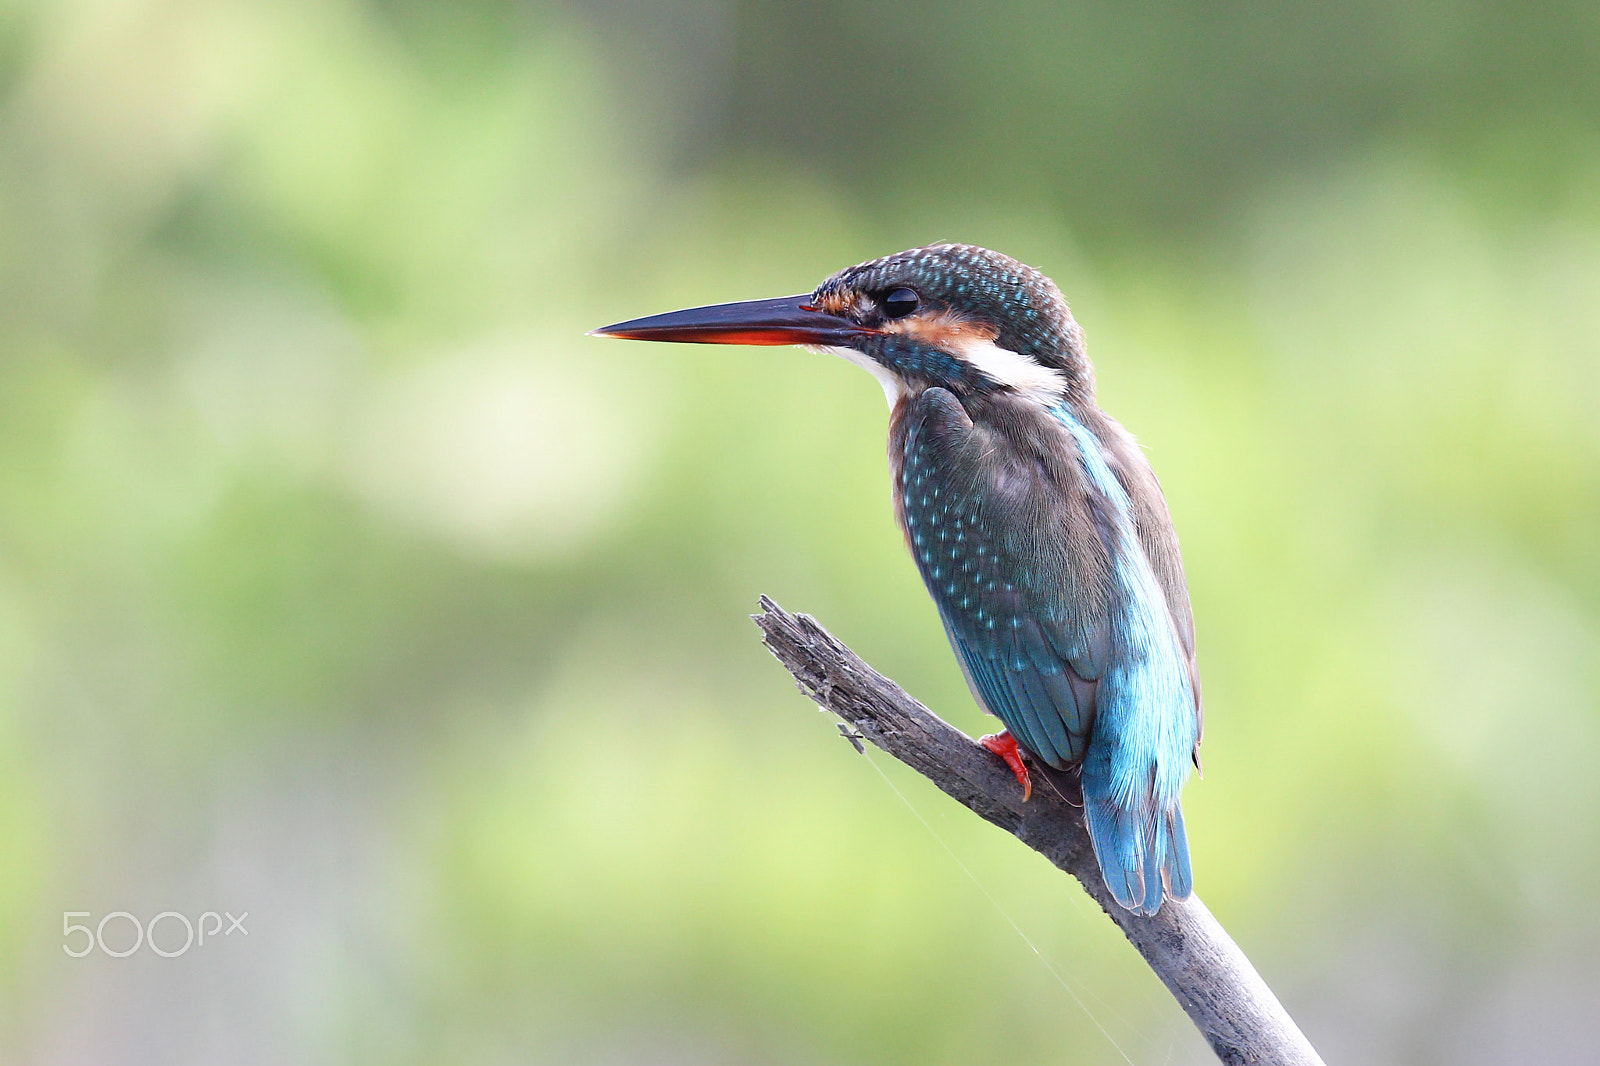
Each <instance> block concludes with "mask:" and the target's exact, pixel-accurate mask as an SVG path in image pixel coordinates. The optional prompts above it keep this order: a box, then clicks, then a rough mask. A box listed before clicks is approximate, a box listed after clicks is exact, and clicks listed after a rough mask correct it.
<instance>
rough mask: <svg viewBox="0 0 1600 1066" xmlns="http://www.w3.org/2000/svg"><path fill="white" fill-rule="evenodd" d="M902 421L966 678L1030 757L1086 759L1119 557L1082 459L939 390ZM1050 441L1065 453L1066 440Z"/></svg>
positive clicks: (932, 562)
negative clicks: (977, 414)
mask: <svg viewBox="0 0 1600 1066" xmlns="http://www.w3.org/2000/svg"><path fill="white" fill-rule="evenodd" d="M905 418H906V424H905V433H904V437H903V440H904V445H903V449H904V450H903V454H902V456H901V459H902V462H901V464H900V475H899V476H900V478H901V485H900V488H901V490H902V505H901V520H902V522H903V523H904V525H905V530H906V537H907V540H908V541H909V543H910V546H911V550H912V554H913V555H914V556H915V558H916V562H917V568H918V569H919V570H920V571H921V573H922V578H923V581H924V582H926V583H927V586H928V591H929V592H930V593H932V595H933V599H934V602H935V603H936V604H938V607H939V614H940V617H941V618H942V619H943V620H944V624H945V629H946V631H947V632H948V633H949V635H950V641H951V643H952V644H953V645H954V646H955V649H956V653H957V656H958V658H959V659H960V660H961V665H962V667H963V669H964V670H965V672H966V675H967V680H968V682H969V683H970V684H971V686H972V689H973V691H974V693H975V694H976V695H977V697H978V699H979V701H980V702H981V703H982V704H983V705H984V706H985V707H986V708H988V710H989V711H990V712H992V713H993V714H994V715H996V716H997V717H998V718H1000V720H1001V721H1003V722H1004V723H1005V724H1006V727H1007V728H1008V729H1009V730H1011V732H1012V733H1013V734H1014V735H1015V736H1016V738H1017V739H1018V740H1019V741H1020V742H1021V743H1022V745H1023V746H1024V747H1026V748H1027V749H1028V750H1029V751H1031V752H1032V753H1033V754H1034V755H1036V756H1038V757H1039V758H1040V759H1042V760H1044V761H1045V762H1046V763H1049V764H1050V765H1052V766H1056V767H1065V766H1067V765H1070V764H1071V763H1073V762H1076V761H1079V760H1081V759H1082V758H1083V755H1084V751H1085V748H1086V746H1087V743H1088V739H1089V734H1090V729H1091V727H1092V725H1093V720H1094V713H1095V689H1096V686H1097V679H1098V678H1100V676H1101V675H1102V674H1103V673H1104V671H1105V669H1106V666H1107V663H1108V660H1109V657H1110V641H1111V635H1110V632H1109V625H1108V616H1109V614H1110V611H1109V607H1108V598H1109V597H1110V595H1111V591H1110V587H1111V578H1110V574H1111V563H1110V559H1109V556H1108V554H1107V549H1106V547H1105V544H1104V542H1103V537H1102V535H1101V533H1100V531H1099V530H1098V529H1097V528H1096V519H1095V517H1094V509H1093V507H1092V506H1091V502H1090V495H1089V488H1088V486H1086V485H1085V484H1084V483H1083V479H1082V477H1081V475H1075V471H1076V470H1077V466H1076V464H1075V463H1073V462H1070V461H1068V462H1065V463H1054V464H1047V463H1045V462H1043V461H1041V459H1040V456H1039V455H1038V454H1035V455H1029V454H1026V453H1025V452H1024V451H1023V450H1021V449H1020V448H1019V446H1017V445H1015V444H1012V443H1009V442H1008V439H1007V438H1006V437H1002V436H1001V435H1000V434H997V433H994V432H992V431H990V430H988V429H986V428H984V427H982V426H974V424H973V422H972V420H971V419H970V418H969V417H968V415H967V413H966V411H965V410H964V409H963V408H962V406H961V403H960V401H959V400H957V399H956V397H955V396H954V395H952V394H951V393H950V392H948V391H946V390H944V389H940V388H930V389H927V390H926V391H924V392H923V393H922V394H921V395H920V396H918V397H917V398H916V399H914V400H912V401H910V404H909V409H908V410H907V412H906V415H905ZM1052 443H1053V444H1054V445H1055V454H1056V455H1062V454H1064V455H1065V456H1066V457H1067V458H1068V459H1069V460H1070V458H1071V456H1072V454H1073V451H1072V449H1073V448H1074V447H1075V446H1074V445H1073V443H1072V441H1071V438H1070V437H1069V436H1067V435H1065V434H1064V433H1063V434H1062V435H1061V437H1060V439H1059V440H1056V441H1053V442H1052ZM1074 476H1077V483H1075V484H1068V485H1063V484H1061V483H1060V481H1061V480H1062V479H1063V478H1069V479H1070V478H1072V477H1074Z"/></svg>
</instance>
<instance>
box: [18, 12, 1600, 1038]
mask: <svg viewBox="0 0 1600 1066" xmlns="http://www.w3.org/2000/svg"><path fill="white" fill-rule="evenodd" d="M942 239H951V240H962V241H968V242H973V243H979V244H985V245H989V246H992V247H996V248H1000V249H1002V250H1005V251H1007V252H1010V253H1011V254H1014V255H1016V256H1017V257H1019V258H1021V259H1023V260H1025V261H1027V262H1029V263H1032V264H1035V265H1037V266H1039V267H1041V268H1042V269H1044V270H1045V271H1046V272H1047V273H1049V274H1050V275H1052V276H1053V277H1054V278H1056V280H1057V281H1058V282H1059V283H1060V284H1061V286H1062V288H1063V289H1064V290H1065V291H1066V293H1067V294H1068V297H1069V299H1070V300H1071V301H1072V303H1073V307H1074V310H1075V312H1076V314H1077V317H1078V318H1079V320H1080V321H1081V322H1082V323H1083V325H1084V327H1085V329H1086V331H1087V334H1088V338H1089V343H1090V352H1091V355H1092V356H1093V357H1094V358H1095V359H1096V361H1097V367H1098V373H1099V380H1100V394H1101V400H1102V403H1103V404H1104V405H1105V406H1106V407H1107V408H1108V409H1109V410H1111V411H1112V412H1113V413H1114V414H1115V415H1116V416H1117V417H1118V418H1119V419H1121V420H1122V421H1123V422H1124V423H1125V424H1126V425H1127V426H1129V427H1130V428H1131V429H1132V430H1133V431H1134V432H1135V433H1136V434H1138V436H1139V438H1140V440H1141V441H1142V442H1143V444H1144V446H1145V447H1146V448H1147V450H1148V452H1149V455H1150V457H1151V460H1152V462H1153V463H1154V465H1155V467H1156V470H1157V471H1158V473H1159V474H1160V476H1161V478H1162V482H1163V484H1164V486H1165V487H1166V491H1167V495H1168V500H1169V503H1170V505H1171V508H1172V512H1173V515H1174V518H1175V520H1176V522H1177V526H1178V530H1179V534H1180V537H1181V539H1182V542H1183V546H1184V552H1185V558H1186V561H1187V566H1188V572H1189V578H1190V583H1191V588H1192V592H1193V598H1194V604H1195V612H1196V616H1197V619H1198V626H1199V642H1200V661H1201V670H1202V674H1203V677H1204V680H1205V689H1206V697H1207V727H1208V728H1207V735H1206V744H1205V749H1204V750H1205V762H1206V776H1205V778H1204V779H1203V780H1197V781H1195V782H1193V783H1192V784H1191V785H1190V787H1189V788H1188V790H1187V792H1186V794H1185V808H1186V811H1187V812H1188V822H1189V826H1190V831H1191V834H1192V841H1193V849H1194V855H1195V867H1196V881H1197V885H1198V887H1199V891H1200V892H1201V894H1202V895H1203V896H1204V897H1205V899H1206V900H1207V902H1208V903H1209V905H1210V906H1211V907H1212V909H1213V910H1214V911H1215V912H1216V913H1217V914H1218V916H1219V917H1220V918H1221V919H1222V921H1223V922H1224V924H1225V925H1227V926H1228V927H1229V928H1230V930H1232V932H1233V933H1234V934H1235V936H1236V937H1237V938H1238V939H1239V941H1240V942H1241V944H1242V945H1243V946H1244V947H1245V949H1246V951H1247V952H1249V953H1250V954H1251V956H1252V957H1253V959H1254V960H1255V961H1256V963H1257V965H1258V966H1259V968H1260V969H1261V970H1262V971H1263V973H1264V974H1265V976H1266V977H1267V979H1268V980H1269V982H1271V983H1272V984H1273V985H1274V986H1275V987H1276V988H1277V990H1278V991H1279V993H1280V994H1281V996H1282V997H1283V999H1284V1000H1285V1002H1286V1003H1287V1005H1288V1006H1289V1007H1290V1009H1291V1011H1292V1012H1293V1013H1294V1014H1295V1015H1296V1016H1297V1018H1298V1019H1299V1020H1300V1021H1301V1023H1302V1025H1303V1027H1304V1028H1305V1030H1306V1031H1307V1033H1308V1034H1309V1035H1310V1036H1311V1038H1312V1039H1313V1041H1314V1042H1315V1043H1317V1044H1318V1046H1319V1047H1320V1048H1321V1050H1322V1051H1323V1052H1324V1054H1325V1055H1326V1057H1327V1058H1328V1059H1329V1061H1330V1062H1333V1061H1340V1062H1362V1063H1499V1062H1540V1063H1569V1062H1570V1063H1580V1062H1592V1061H1594V1058H1595V1056H1596V1055H1597V1054H1600V1052H1597V1048H1600V1010H1597V1009H1596V1004H1597V1003H1600V962H1597V959H1600V918H1597V917H1596V914H1597V907H1596V904H1597V902H1600V899H1597V889H1596V885H1597V884H1600V775H1597V774H1596V772H1595V758H1596V754H1597V752H1600V654H1597V647H1600V7H1597V6H1596V5H1595V4H1593V3H1592V2H1590V0H1569V2H1564V3H1563V2H1540V3H1533V4H1525V3H1513V2H1510V0H1422V2H1413V3H1407V4H1404V5H1393V4H1388V3H1376V2H1370V0H1363V2H1358V3H1352V4H1338V5H1329V4H1311V3H1293V4H1266V3H1253V2H1244V0H1230V2H1227V3H1222V4H1207V5H1202V4H1197V3H1178V2H1175V0H1165V2H1160V3H1154V4H1144V5H1133V4H1120V3H1114V2H1110V0H1073V2H1071V3H1066V4H1060V3H1053V2H1049V3H1047V2H1045V0H1028V2H1023V3H1019V4H1015V5H1004V6H1001V5H975V4H964V3H957V2H954V0H933V2H923V3H911V2H909V0H895V2H882V3H852V2H845V0H820V2H815V3H788V4H784V3H777V2H772V0H768V2H753V0H684V2H679V3H647V2H644V0H606V2H595V3H593V4H579V3H571V4H555V3H531V4H513V3H509V2H493V0H481V2H478V0H474V2H456V3H452V2H448V0H391V2H369V3H363V2H360V0H317V2H313V0H280V2H274V3H261V2H257V3H251V2H247V0H148V2H138V0H53V2H45V0H39V2H27V0H6V2H4V3H0V1059H3V1060H4V1061H7V1062H21V1063H41V1064H44V1063H48V1064H55V1063H135V1062H140V1063H142V1062H152V1063H153V1062H161V1063H190V1062H193V1063H207V1064H214V1063H309V1064H319V1063H396V1064H412V1063H415V1064H421V1063H460V1062H471V1063H513V1062H515V1063H561V1064H567V1063H578V1064H591V1063H592V1064H607V1066H610V1064H630V1066H631V1064H645V1063H648V1064H679V1063H684V1064H687V1063H696V1064H699V1063H711V1064H721V1063H730V1064H731V1063H741V1064H742V1063H763V1064H767V1063H771V1064H801V1063H838V1064H867V1063H872V1064H898V1063H908V1064H909V1063H919V1064H920V1063H933V1064H972V1063H990V1062H993V1063H1005V1064H1007V1066H1023V1064H1032V1063H1041V1064H1043V1063H1060V1062H1074V1063H1116V1062H1122V1061H1124V1056H1126V1058H1127V1059H1128V1060H1131V1061H1133V1062H1138V1063H1158V1064H1159V1063H1183V1062H1204V1061H1207V1059H1208V1052H1207V1051H1206V1049H1205V1048H1204V1046H1203V1044H1201V1043H1200V1041H1199V1040H1198V1039H1197V1037H1196V1036H1195V1035H1194V1034H1193V1032H1192V1031H1191V1029H1190V1027H1189V1025H1188V1023H1187V1021H1186V1020H1185V1019H1184V1017H1183V1016H1182V1015H1181V1013H1180V1012H1179V1011H1178V1009H1177V1008H1176V1007H1175V1005H1174V1004H1173V1003H1172V1002H1171V1000H1170V997H1168V995H1167V994H1166V992H1165V991H1164V990H1163V989H1162V988H1161V987H1160V986H1159V984H1158V983H1157V982H1156V981H1155V980H1154V978H1153V977H1151V976H1150V975H1149V974H1148V972H1146V971H1145V970H1144V968H1143V966H1142V964H1141V963H1140V962H1139V961H1138V959H1137V958H1136V957H1135V956H1134V955H1133V953H1132V951H1131V949H1129V948H1128V947H1127V946H1126V944H1125V943H1123V942H1122V941H1121V939H1120V937H1119V936H1118V934H1117V933H1116V932H1115V930H1114V929H1113V928H1112V927H1111V925H1110V923H1109V922H1107V921H1106V920H1105V919H1104V918H1103V917H1102V916H1100V915H1099V914H1098V913H1097V911H1096V909H1095V908H1094V906H1093V905H1092V904H1091V903H1089V902H1088V901H1087V899H1086V898H1085V897H1084V896H1083V895H1082V893H1081V892H1080V891H1079V890H1078V888H1077V887H1076V886H1075V885H1074V884H1073V883H1071V882H1070V881H1069V880H1068V879H1066V878H1065V877H1063V876H1062V875H1060V874H1059V873H1057V872H1055V871H1053V870H1051V869H1050V868H1048V866H1047V865H1046V864H1045V863H1043V862H1042V861H1041V860H1039V859H1038V857H1037V856H1035V855H1033V854H1031V853H1029V852H1026V851H1025V849H1023V848H1022V847H1021V846H1020V845H1018V844H1016V842H1015V841H1013V840H1010V839H1009V838H1004V837H1003V836H1002V835H1001V834H999V833H996V832H995V831H993V830H991V829H990V828H989V827H987V826H984V825H981V824H977V823H976V820H975V819H973V818H971V817H970V816H968V815H966V814H965V812H964V811H961V810H959V809H956V808H954V807H953V805H952V804H950V803H948V802H947V801H945V800H943V799H942V798H941V797H939V796H937V795H936V794H934V793H933V792H932V791H931V790H930V789H929V788H928V787H927V786H926V785H924V784H923V783H922V782H921V781H919V780H917V779H915V778H914V777H913V776H912V775H910V774H908V773H906V772H902V771H901V770H900V769H899V768H898V767H896V766H893V765H889V764H888V763H887V761H886V760H885V759H883V758H881V757H879V758H875V759H874V762H875V763H876V766H877V768H878V769H879V770H881V771H882V773H881V774H880V773H879V772H876V771H875V770H874V767H873V766H872V765H869V764H868V763H867V762H865V761H863V760H862V759H861V758H860V757H858V756H856V755H855V754H854V753H852V752H851V751H850V749H849V748H848V747H847V746H846V745H845V744H844V742H843V741H841V740H840V739H839V738H838V736H837V734H836V733H835V732H834V730H833V727H832V725H831V724H830V722H829V721H828V720H826V719H825V718H823V717H822V716H820V715H819V714H817V713H816V712H814V711H813V710H811V709H810V705H809V704H808V703H807V702H806V701H805V700H804V699H803V698H802V697H800V696H799V695H797V694H796V693H795V691H794V689H793V686H792V684H791V683H790V681H789V680H788V679H787V677H786V676H785V675H784V673H783V672H782V671H781V669H780V668H778V667H777V666H776V664H774V663H773V662H771V661H770V659H769V658H768V657H767V656H766V654H765V653H764V652H763V651H762V650H761V648H760V646H759V644H758V643H757V640H756V633H755V631H754V629H753V627H752V626H751V625H750V623H749V622H748V621H747V620H746V618H745V615H747V614H748V613H749V612H750V611H751V610H752V609H753V608H754V605H755V599H756V596H757V595H758V594H759V593H762V592H766V593H770V594H772V595H773V596H775V597H776V598H777V599H778V600H779V601H780V602H782V603H784V604H785V605H786V606H788V607H790V608H792V609H799V610H806V611H809V612H812V613H814V614H816V615H818V616H819V617H821V618H822V619H823V621H824V622H825V623H826V624H828V625H829V626H830V627H831V628H832V629H833V630H834V631H835V632H837V633H838V634H840V635H841V636H842V637H844V638H845V639H846V640H848V641H850V642H851V643H852V644H853V645H854V646H855V647H856V648H857V649H858V650H859V651H860V652H861V653H862V654H863V655H865V656H866V657H867V658H868V659H869V661H872V662H873V663H874V664H876V665H877V666H878V667H879V668H881V669H883V670H884V671H886V672H887V673H889V674H891V676H894V677H896V678H897V679H899V680H900V681H901V682H902V683H904V684H905V685H906V686H907V687H908V688H909V689H911V691H913V692H914V693H915V694H917V695H918V696H919V697H921V698H922V699H924V700H925V701H927V702H928V703H929V704H931V705H932V706H933V707H935V708H936V709H938V710H939V711H941V712H942V713H943V714H945V715H946V717H949V718H951V719H952V720H954V721H956V722H957V723H958V724H960V725H961V726H962V727H963V728H966V729H968V730H969V731H978V730H982V729H984V728H985V723H984V721H983V719H982V716H981V715H980V713H979V712H978V711H977V710H976V709H975V707H974V706H973V704H972V702H971V700H970V697H969V696H968V695H967V693H966V691H965V686H964V684H963V682H962V680H961V677H960V674H959V672H958V671H957V669H956V667H955V664H954V662H953V660H952V658H951V656H950V653H949V651H948V649H947V647H946V646H945V642H944V639H943V636H942V634H941V632H940V630H939V625H938V622H937V619H936V617H935V615H934V612H933V609H932V607H931V605H930V604H929V603H928V602H927V600H926V597H925V596H924V594H923V592H922V589H921V587H920V584H919V582H918V579H917V577H916V575H915V573H914V571H913V569H912V567H911V565H910V563H909V561H908V560H907V559H906V558H905V556H904V552H903V549H902V546H901V544H900V538H899V535H898V533H897V531H896V530H895V529H894V526H893V521H892V518H891V515H890V510H889V505H888V485H887V475H886V471H885V466H884V461H883V456H882V448H883V432H884V424H885V412H884V410H883V401H882V398H881V395H880V393H879V390H878V387H877V386H876V384H874V383H873V382H872V381H871V380H870V379H869V378H868V377H867V376H866V375H864V374H861V373H860V372H859V371H857V370H855V369H853V368H851V367H849V366H847V365H845V364H844V363H842V362H839V361H835V360H828V359H825V358H822V357H818V356H814V355H808V354H806V353H803V352H799V351H795V350H789V349H760V350H756V349H733V348H707V347H683V348H666V347H659V348H658V347H646V346H642V345H627V344H619V343H615V342H604V341H601V340H596V339H592V338H587V337H585V336H584V335H583V333H584V330H586V329H588V328H590V327H593V326H595V325H598V324H600V323H603V322H609V321H614V320H617V319H621V318H627V317H632V316H635V315H639V314H645V313H650V312H654V311H660V310H666V309H670V308H673V307H678V306H684V305H688V304H694V303H707V302H716V301H722V300H733V299H741V298H753V297H759V296H772V295H780V294H788V293H793V292H799V291H803V290H806V289H808V288H810V287H811V286H812V285H814V284H815V283H816V282H817V281H818V280H820V279H821V278H822V277H824V276H825V275H827V274H829V273H831V272H832V271H833V270H835V269H837V268H839V267H841V266H844V265H846V264H849V263H852V262H855V261H858V260H861V259H865V258H868V257H871V256H875V255H880V254H883V253H886V252H890V251H895V250H898V249H900V248H903V247H907V246H911V245H915V244H923V243H929V242H932V241H935V240H942ZM885 778H887V783H886V780H885ZM896 789H898V790H899V791H900V792H901V793H903V795H904V797H905V799H906V800H907V801H908V802H909V805H910V806H911V807H912V808H913V809H912V810H908V809H907V804H906V803H903V802H902V800H901V799H900V798H898V797H897V796H896V794H895V790H896ZM919 814H920V816H921V817H922V818H925V819H926V820H927V822H928V823H929V824H930V825H931V827H932V828H933V830H934V832H933V833H930V832H929V831H928V829H927V828H925V827H924V826H923V825H922V824H920V822H919V819H918V815H919ZM947 849H948V850H947ZM963 867H965V868H966V869H967V870H970V871H971V872H972V874H973V875H974V877H972V878H969V876H968V874H967V873H966V872H964V870H963ZM84 910H87V911H89V912H90V913H91V916H92V917H91V919H90V921H91V922H93V921H97V920H98V919H99V918H100V917H101V916H102V915H104V914H106V913H109V912H112V911H118V910H124V911H129V912H131V913H133V914H134V915H136V916H139V917H140V918H143V919H146V920H148V919H149V918H150V917H152V916H153V915H155V914H156V913H158V912H161V911H166V910H174V911H179V912H181V913H183V914H185V915H188V916H196V915H199V914H200V913H201V912H203V911H207V910H218V911H221V910H229V911H231V912H233V913H235V914H237V913H239V912H241V911H248V912H249V919H248V921H247V923H246V924H247V927H248V929H249V935H248V937H247V938H246V937H244V936H241V935H238V934H235V935H233V936H232V937H230V938H213V939H212V940H211V941H209V942H208V943H207V944H206V945H205V946H204V947H203V948H196V949H193V950H191V951H189V952H188V953H186V954H184V955H183V956H181V957H177V958H171V959H166V958H161V957H158V956H156V955H153V954H152V953H151V952H150V951H149V950H148V949H144V950H141V951H139V952H138V953H136V954H134V955H131V956H129V957H127V958H122V959H117V958H109V957H106V956H104V955H101V954H99V953H96V954H94V955H92V956H90V957H87V958H82V959H75V958H69V957H67V956H66V955H65V953H64V952H63V950H62V943H63V940H62V936H61V924H60V923H61V920H62V919H61V915H62V912H64V911H84ZM1013 922H1014V923H1015V925H1016V927H1017V928H1015V929H1014V928H1013V924H1012V923H1013ZM1018 929H1020V930H1021V932H1022V934H1023V935H1022V936H1019V935H1018ZM177 937H178V933H177V931H176V930H175V928H174V927H170V926H169V927H163V940H162V942H163V943H164V944H167V945H168V946H171V945H172V943H173V942H174V941H175V940H176V939H177ZM129 938H131V934H130V933H128V932H127V930H126V926H118V925H116V924H115V923H113V925H112V926H110V927H108V939H112V940H114V941H115V942H116V945H118V946H120V945H122V944H124V943H126V941H127V940H128V939H129ZM1041 956H1042V959H1041ZM1052 971H1054V973H1055V974H1058V975H1059V980H1058V978H1057V977H1056V976H1053V975H1052Z"/></svg>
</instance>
